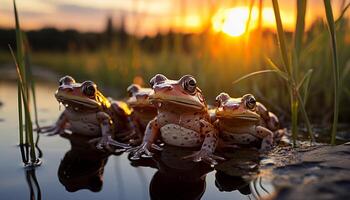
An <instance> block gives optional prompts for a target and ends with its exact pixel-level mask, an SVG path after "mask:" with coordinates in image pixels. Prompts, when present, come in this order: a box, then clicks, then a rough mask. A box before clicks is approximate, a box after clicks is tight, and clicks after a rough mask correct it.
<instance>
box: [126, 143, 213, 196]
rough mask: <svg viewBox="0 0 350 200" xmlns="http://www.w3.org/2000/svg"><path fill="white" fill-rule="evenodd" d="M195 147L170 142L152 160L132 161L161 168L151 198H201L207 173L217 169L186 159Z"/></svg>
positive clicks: (151, 188)
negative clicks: (172, 144)
mask: <svg viewBox="0 0 350 200" xmlns="http://www.w3.org/2000/svg"><path fill="white" fill-rule="evenodd" d="M189 153H191V149H187V148H181V147H175V146H170V145H166V146H165V147H164V149H163V151H161V152H160V153H159V154H156V155H154V156H153V158H152V159H144V160H131V165H132V166H135V167H140V166H141V167H152V168H155V169H157V172H156V173H155V174H154V175H153V177H152V179H151V182H150V184H149V193H150V199H169V200H171V199H177V200H179V199H201V197H202V196H203V194H204V192H205V189H206V175H207V174H208V173H209V172H211V171H213V169H214V168H212V167H210V166H208V165H206V164H205V163H201V162H199V163H195V162H192V161H191V160H187V159H183V157H184V156H186V155H188V154H189Z"/></svg>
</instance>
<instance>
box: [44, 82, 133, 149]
mask: <svg viewBox="0 0 350 200" xmlns="http://www.w3.org/2000/svg"><path fill="white" fill-rule="evenodd" d="M55 97H56V100H57V101H58V102H59V104H60V105H64V106H65V109H64V111H63V112H62V113H61V114H60V116H59V118H58V120H57V121H56V123H54V124H53V125H51V126H46V127H42V128H40V130H39V131H40V132H41V133H46V134H47V135H57V134H63V133H65V130H67V129H68V130H70V131H71V133H72V134H75V133H76V134H80V135H84V136H90V137H92V139H91V141H90V142H91V143H93V144H96V148H97V149H100V150H108V151H113V148H112V147H113V146H114V147H118V148H119V149H125V150H126V149H128V148H129V147H130V145H129V144H126V143H122V142H118V141H117V140H115V139H116V138H118V139H119V140H123V137H126V136H128V135H129V134H130V132H131V127H130V125H129V124H130V123H129V122H130V119H129V115H130V113H131V111H130V109H129V107H128V106H127V104H126V103H125V102H121V101H112V100H111V99H110V98H107V97H105V96H104V95H103V94H102V92H100V91H99V90H98V88H97V85H96V84H95V83H94V82H92V81H84V82H82V83H77V82H76V81H75V79H74V78H73V77H71V76H63V77H62V78H61V79H60V80H59V86H58V89H57V90H56V92H55Z"/></svg>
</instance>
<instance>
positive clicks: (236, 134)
mask: <svg viewBox="0 0 350 200" xmlns="http://www.w3.org/2000/svg"><path fill="white" fill-rule="evenodd" d="M216 101H217V103H218V107H217V109H216V112H215V117H216V121H215V122H214V125H215V126H216V127H218V129H219V131H220V144H221V142H222V143H223V144H224V145H228V146H229V145H232V144H251V143H254V142H261V148H260V151H262V152H265V151H267V150H270V149H271V148H272V147H273V144H274V142H277V141H279V140H280V139H281V137H282V136H283V134H284V131H283V130H278V128H279V121H278V118H277V117H276V116H275V115H274V114H273V113H271V112H269V111H268V110H267V109H266V108H265V106H264V105H262V104H261V103H259V102H256V100H255V98H254V96H253V95H251V94H246V95H244V96H243V97H242V98H231V97H230V96H229V95H228V94H226V93H221V94H220V95H218V96H217V97H216Z"/></svg>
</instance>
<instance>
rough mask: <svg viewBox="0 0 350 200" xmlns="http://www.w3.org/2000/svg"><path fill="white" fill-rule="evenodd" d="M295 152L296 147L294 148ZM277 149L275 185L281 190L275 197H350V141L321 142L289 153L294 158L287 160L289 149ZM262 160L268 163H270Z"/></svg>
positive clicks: (273, 170)
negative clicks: (336, 143)
mask: <svg viewBox="0 0 350 200" xmlns="http://www.w3.org/2000/svg"><path fill="white" fill-rule="evenodd" d="M291 151H292V152H293V150H291ZM278 152H279V153H281V155H280V157H279V156H278V153H276V152H273V153H272V154H271V155H270V156H269V159H267V160H266V161H268V160H270V159H271V160H274V159H275V158H276V160H274V162H275V164H276V165H273V166H271V167H272V168H273V167H275V166H277V167H275V168H273V169H272V174H271V176H272V184H273V185H274V186H275V187H276V189H277V193H276V194H275V195H274V197H273V199H282V200H289V199H291V200H292V199H306V197H307V199H315V200H316V199H349V198H350V192H349V188H350V143H345V144H342V145H338V146H329V145H318V146H315V147H309V148H300V149H297V150H294V152H293V153H290V152H289V153H288V154H289V155H288V156H289V157H294V159H293V161H290V160H289V161H288V160H287V161H286V160H285V161H283V160H282V159H281V157H282V156H286V155H285V154H287V153H286V151H285V149H284V150H282V151H278ZM266 161H265V162H261V163H260V164H262V165H265V166H266V165H268V164H269V163H270V162H266Z"/></svg>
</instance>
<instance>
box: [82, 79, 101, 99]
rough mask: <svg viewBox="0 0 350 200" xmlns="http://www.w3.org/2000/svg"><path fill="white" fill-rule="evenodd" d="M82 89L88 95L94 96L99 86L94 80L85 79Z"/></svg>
mask: <svg viewBox="0 0 350 200" xmlns="http://www.w3.org/2000/svg"><path fill="white" fill-rule="evenodd" d="M82 85H83V86H82V91H83V93H84V94H85V95H86V96H88V97H94V96H95V93H96V91H97V86H96V84H95V83H94V82H92V81H85V82H84V83H83V84H82Z"/></svg>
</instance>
